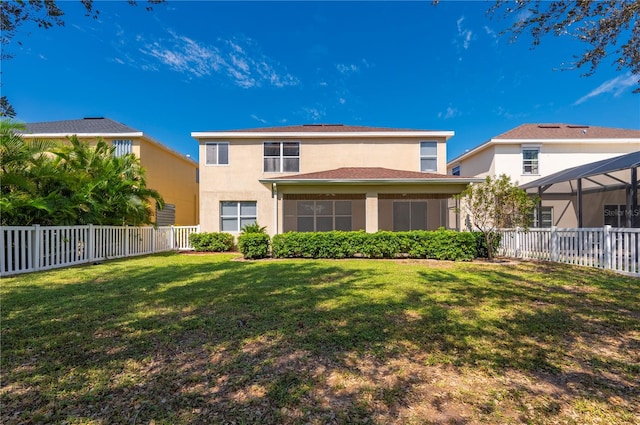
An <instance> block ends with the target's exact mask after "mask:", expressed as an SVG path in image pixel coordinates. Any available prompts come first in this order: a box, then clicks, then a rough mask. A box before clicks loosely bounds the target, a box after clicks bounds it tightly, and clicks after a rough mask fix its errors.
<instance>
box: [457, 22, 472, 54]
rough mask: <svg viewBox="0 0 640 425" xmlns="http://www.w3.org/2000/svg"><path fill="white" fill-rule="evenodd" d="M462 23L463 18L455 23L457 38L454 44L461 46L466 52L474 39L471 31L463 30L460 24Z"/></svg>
mask: <svg viewBox="0 0 640 425" xmlns="http://www.w3.org/2000/svg"><path fill="white" fill-rule="evenodd" d="M463 23H464V16H461V17H460V18H459V19H458V20H457V21H456V25H457V27H458V37H457V38H456V44H457V45H458V47H460V46H462V48H463V49H464V50H467V49H468V48H469V47H470V46H471V40H473V39H474V37H473V31H471V30H470V29H467V28H465V27H464V26H463V25H462V24H463Z"/></svg>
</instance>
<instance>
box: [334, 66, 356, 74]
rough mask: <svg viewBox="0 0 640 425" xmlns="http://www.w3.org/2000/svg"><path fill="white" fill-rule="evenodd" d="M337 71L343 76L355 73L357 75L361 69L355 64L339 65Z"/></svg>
mask: <svg viewBox="0 0 640 425" xmlns="http://www.w3.org/2000/svg"><path fill="white" fill-rule="evenodd" d="M336 69H337V70H338V72H339V73H341V74H353V73H356V72H358V71H360V68H358V66H357V65H354V64H351V65H345V64H343V63H339V64H337V65H336Z"/></svg>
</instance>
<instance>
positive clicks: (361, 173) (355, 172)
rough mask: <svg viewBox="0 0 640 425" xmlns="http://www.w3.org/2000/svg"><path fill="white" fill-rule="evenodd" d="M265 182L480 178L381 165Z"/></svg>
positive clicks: (418, 181)
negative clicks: (398, 168) (396, 168)
mask: <svg viewBox="0 0 640 425" xmlns="http://www.w3.org/2000/svg"><path fill="white" fill-rule="evenodd" d="M260 181H261V182H263V183H280V182H282V183H311V184H313V183H320V182H330V183H339V182H342V183H402V182H412V183H428V182H434V183H435V182H437V183H462V184H464V183H469V182H471V181H482V179H480V178H475V177H464V176H449V175H446V174H435V173H422V172H418V171H406V170H393V169H389V168H381V167H343V168H337V169H334V170H326V171H317V172H314V173H305V174H295V175H291V176H283V177H273V178H270V179H261V180H260Z"/></svg>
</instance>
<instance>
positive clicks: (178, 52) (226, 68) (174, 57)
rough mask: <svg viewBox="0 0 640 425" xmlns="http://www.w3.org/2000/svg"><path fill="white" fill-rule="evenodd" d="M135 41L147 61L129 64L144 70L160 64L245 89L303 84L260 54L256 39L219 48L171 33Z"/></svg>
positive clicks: (219, 44) (224, 43)
mask: <svg viewBox="0 0 640 425" xmlns="http://www.w3.org/2000/svg"><path fill="white" fill-rule="evenodd" d="M118 35H120V34H118ZM135 41H136V42H137V43H139V45H140V47H139V48H138V52H140V53H142V54H143V56H144V57H146V60H145V59H144V58H143V59H142V60H140V59H139V60H138V61H136V62H133V63H132V62H128V63H129V64H130V65H132V66H135V67H138V68H140V69H146V70H150V69H155V70H157V69H158V68H157V66H156V64H159V65H162V66H164V67H167V68H169V69H171V70H173V71H175V72H179V73H181V74H185V75H187V76H189V77H190V78H203V77H208V76H211V75H214V74H215V75H221V76H224V77H226V78H228V79H230V80H231V81H232V83H233V84H235V85H237V86H239V87H243V88H251V87H260V86H263V85H272V86H275V87H284V86H295V85H298V84H299V80H298V79H297V78H295V77H294V76H292V75H291V74H290V73H288V72H287V71H286V69H284V68H283V67H282V66H281V65H280V64H279V63H277V62H276V61H274V60H272V59H270V58H268V57H266V56H265V55H263V54H262V53H260V51H259V49H258V48H257V47H256V46H255V43H254V42H253V40H251V39H248V38H234V39H229V40H223V39H218V40H216V45H211V44H207V43H203V42H199V41H197V40H194V39H191V38H189V37H186V36H183V35H179V34H177V33H176V32H175V31H172V30H169V31H168V36H167V37H161V38H157V39H156V40H155V41H153V42H149V41H147V39H146V38H145V37H143V36H141V35H137V36H136V37H135Z"/></svg>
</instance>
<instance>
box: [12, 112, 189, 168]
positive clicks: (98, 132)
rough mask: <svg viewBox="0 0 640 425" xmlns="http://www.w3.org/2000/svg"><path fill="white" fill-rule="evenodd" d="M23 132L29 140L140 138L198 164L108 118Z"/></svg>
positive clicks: (49, 124) (35, 126)
mask: <svg viewBox="0 0 640 425" xmlns="http://www.w3.org/2000/svg"><path fill="white" fill-rule="evenodd" d="M25 127H26V129H25V131H23V132H21V134H22V135H23V136H25V137H29V138H40V139H53V138H62V137H70V136H73V135H75V136H78V137H79V138H98V137H103V138H107V137H108V138H123V139H124V138H134V137H140V138H144V139H145V140H147V141H149V142H150V143H152V144H154V145H156V146H158V147H159V148H160V149H162V150H164V151H166V152H168V153H170V154H171V155H173V156H177V157H179V158H182V159H184V160H186V161H188V162H190V163H191V164H193V165H195V166H196V167H197V165H198V163H197V162H196V161H194V160H193V159H192V158H189V157H186V156H185V155H182V154H181V153H180V152H177V151H175V150H173V149H171V148H170V147H168V146H166V145H164V144H163V143H160V142H158V141H157V140H155V139H154V138H153V137H151V136H149V135H147V134H145V133H143V132H142V131H140V130H136V129H135V128H133V127H129V126H127V125H125V124H122V123H119V122H117V121H114V120H112V119H109V118H102V117H96V118H82V119H77V120H63V121H47V122H35V123H27V124H25Z"/></svg>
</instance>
